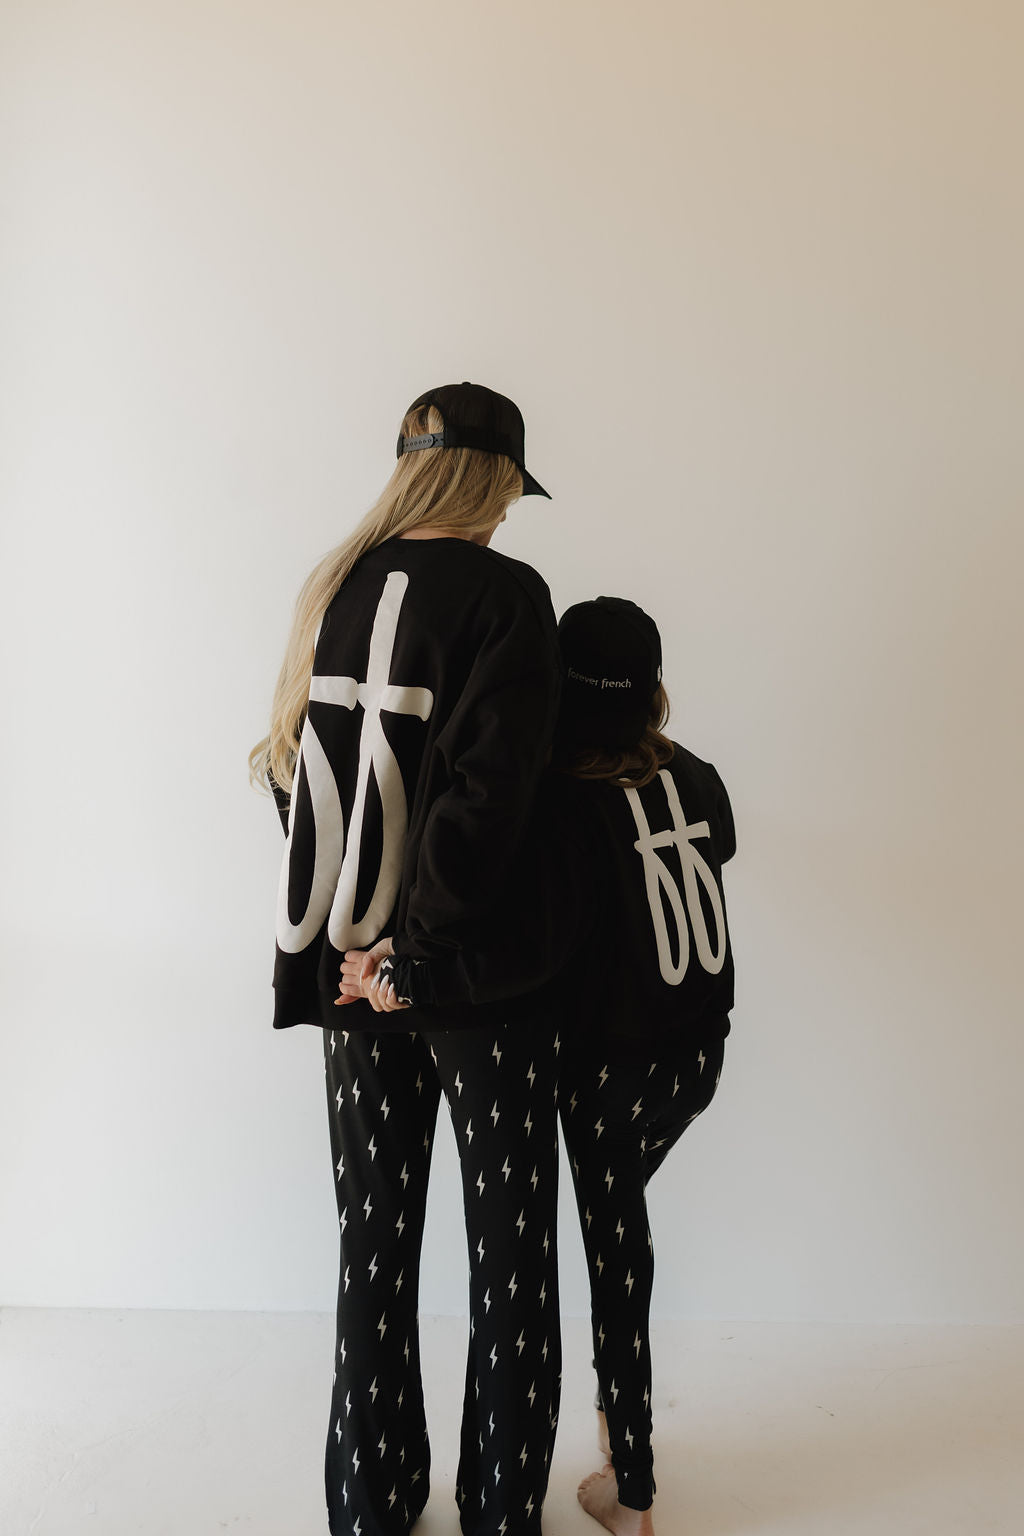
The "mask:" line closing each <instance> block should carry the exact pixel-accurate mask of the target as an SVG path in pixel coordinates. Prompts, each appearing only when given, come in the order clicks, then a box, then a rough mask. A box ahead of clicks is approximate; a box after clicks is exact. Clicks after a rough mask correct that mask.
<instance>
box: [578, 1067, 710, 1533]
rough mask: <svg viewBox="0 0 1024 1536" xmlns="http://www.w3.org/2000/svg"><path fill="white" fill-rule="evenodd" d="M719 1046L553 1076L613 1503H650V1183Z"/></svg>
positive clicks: (701, 1095) (692, 1115)
mask: <svg viewBox="0 0 1024 1536" xmlns="http://www.w3.org/2000/svg"><path fill="white" fill-rule="evenodd" d="M724 1051H725V1042H724V1041H723V1040H715V1041H713V1042H711V1043H709V1044H707V1045H705V1046H704V1047H703V1048H702V1049H699V1050H698V1049H697V1048H696V1047H693V1048H689V1049H687V1050H686V1051H685V1053H675V1054H674V1055H673V1056H672V1058H671V1059H668V1058H667V1057H666V1058H664V1059H662V1060H659V1061H651V1060H650V1059H649V1058H648V1059H647V1060H646V1061H638V1062H629V1063H613V1062H602V1061H601V1060H600V1059H599V1058H598V1057H595V1056H594V1055H593V1054H584V1053H583V1051H582V1050H580V1051H578V1052H577V1053H576V1054H575V1055H574V1056H573V1057H572V1058H571V1059H570V1060H569V1061H567V1062H565V1064H564V1066H563V1069H562V1072H561V1084H560V1098H561V1116H562V1133H563V1135H564V1137H565V1144H566V1150H567V1152H568V1154H569V1161H570V1165H571V1167H572V1172H573V1180H574V1183H575V1186H576V1202H577V1205H578V1206H579V1213H580V1224H581V1227H582V1230H583V1242H584V1247H585V1249H586V1254H587V1266H588V1268H589V1271H590V1294H591V1313H592V1322H593V1330H594V1365H595V1367H596V1369H597V1379H598V1385H599V1393H598V1407H600V1408H603V1409H604V1412H605V1414H606V1416H607V1420H608V1439H609V1444H610V1446H611V1452H612V1462H613V1465H614V1467H615V1476H616V1481H617V1484H618V1493H619V1503H620V1504H625V1505H627V1506H628V1507H629V1508H631V1509H647V1508H648V1506H649V1505H650V1503H651V1501H652V1499H653V1497H654V1471H653V1469H654V1455H653V1452H652V1450H651V1345H650V1308H651V1289H652V1286H653V1283H654V1245H653V1242H652V1240H651V1232H650V1227H649V1225H648V1221H647V1198H646V1193H645V1191H646V1187H647V1181H648V1180H649V1179H650V1177H651V1175H652V1174H654V1173H655V1172H656V1171H657V1169H658V1168H660V1166H661V1164H662V1162H663V1161H664V1159H665V1156H666V1154H667V1153H668V1152H669V1151H670V1150H671V1148H672V1147H673V1146H674V1145H675V1143H676V1142H677V1141H678V1140H679V1138H680V1136H681V1135H682V1134H683V1131H684V1130H685V1129H686V1127H687V1126H688V1125H689V1124H690V1122H691V1121H693V1120H695V1119H696V1118H697V1116H698V1115H699V1114H700V1113H701V1111H702V1110H704V1109H706V1108H707V1106H708V1105H709V1104H710V1102H711V1100H712V1098H713V1097H714V1093H715V1089H716V1088H717V1086H718V1078H719V1074H720V1072H721V1070H722V1060H723V1056H724Z"/></svg>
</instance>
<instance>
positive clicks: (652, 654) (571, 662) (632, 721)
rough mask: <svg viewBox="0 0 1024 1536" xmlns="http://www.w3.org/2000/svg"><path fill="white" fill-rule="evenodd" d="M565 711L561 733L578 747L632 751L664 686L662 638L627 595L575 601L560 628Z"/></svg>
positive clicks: (565, 741)
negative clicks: (662, 682)
mask: <svg viewBox="0 0 1024 1536" xmlns="http://www.w3.org/2000/svg"><path fill="white" fill-rule="evenodd" d="M558 643H559V646H560V647H561V651H562V708H561V714H560V716H559V728H558V734H559V739H560V741H561V743H562V744H563V745H564V746H566V747H569V748H573V747H576V748H578V747H621V748H625V747H632V746H635V745H636V743H637V742H638V741H639V740H640V738H641V736H642V735H643V733H644V728H645V726H646V725H647V722H648V720H649V719H650V715H651V699H652V698H653V696H654V690H655V689H656V688H657V686H658V684H659V683H660V682H661V636H660V635H659V634H658V626H657V625H656V624H655V622H654V620H653V619H652V618H651V617H650V615H649V614H646V613H644V611H643V609H642V608H638V607H637V605H636V603H631V602H630V601H629V600H628V598H625V597H596V598H594V599H593V601H592V602H589V603H576V604H575V605H574V606H573V607H572V608H567V609H566V610H565V612H564V613H563V614H562V617H561V620H560V621H559V625H558Z"/></svg>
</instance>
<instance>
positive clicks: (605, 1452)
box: [597, 1408, 612, 1467]
mask: <svg viewBox="0 0 1024 1536" xmlns="http://www.w3.org/2000/svg"><path fill="white" fill-rule="evenodd" d="M597 1448H598V1450H599V1451H600V1452H601V1455H602V1456H603V1457H604V1464H605V1466H606V1467H607V1466H610V1465H611V1460H612V1448H611V1444H610V1442H609V1440H608V1420H607V1419H606V1418H605V1416H604V1414H603V1412H602V1411H601V1409H600V1408H599V1409H598V1410H597Z"/></svg>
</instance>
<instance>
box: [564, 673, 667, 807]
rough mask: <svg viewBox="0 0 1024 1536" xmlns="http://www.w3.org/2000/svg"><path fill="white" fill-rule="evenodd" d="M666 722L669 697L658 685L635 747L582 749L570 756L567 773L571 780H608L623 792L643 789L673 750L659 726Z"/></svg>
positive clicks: (662, 687) (662, 684) (662, 686)
mask: <svg viewBox="0 0 1024 1536" xmlns="http://www.w3.org/2000/svg"><path fill="white" fill-rule="evenodd" d="M667 721H668V694H667V693H666V692H665V685H664V683H659V684H658V686H657V688H656V689H655V690H654V694H653V696H652V698H651V709H650V715H649V717H648V720H647V724H646V725H645V726H644V733H643V735H642V736H641V737H640V740H639V741H638V742H637V743H636V745H635V746H632V747H626V748H624V749H623V748H619V747H584V748H583V749H582V750H578V751H575V752H573V753H571V755H570V757H569V761H568V763H567V765H566V771H567V772H568V773H570V774H571V775H572V777H573V778H574V779H607V780H609V781H610V782H611V783H612V784H618V785H620V786H621V787H622V788H623V789H643V787H644V785H645V784H650V782H651V780H652V779H654V778H655V777H656V776H657V773H658V770H659V769H660V768H661V767H663V766H664V764H665V763H667V762H669V761H670V760H671V758H672V754H673V752H674V751H675V748H674V747H673V745H672V743H671V742H670V741H669V739H668V737H667V736H664V735H662V726H664V725H665V724H666V722H667Z"/></svg>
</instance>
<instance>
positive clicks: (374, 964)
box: [334, 939, 409, 1013]
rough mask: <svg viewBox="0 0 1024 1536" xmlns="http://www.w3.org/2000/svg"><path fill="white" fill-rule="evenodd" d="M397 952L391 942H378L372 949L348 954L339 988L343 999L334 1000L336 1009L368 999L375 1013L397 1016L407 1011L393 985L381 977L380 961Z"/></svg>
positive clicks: (405, 1004) (384, 940) (349, 950)
mask: <svg viewBox="0 0 1024 1536" xmlns="http://www.w3.org/2000/svg"><path fill="white" fill-rule="evenodd" d="M394 952H395V951H394V946H393V944H392V942H391V940H390V939H378V941H377V943H376V944H375V945H374V946H373V948H372V949H348V950H346V951H345V958H344V960H343V961H342V965H341V981H340V982H339V984H338V991H339V992H340V993H341V996H340V997H336V998H335V1000H334V1006H335V1008H341V1007H344V1005H345V1004H346V1003H354V1002H355V1001H356V1000H357V998H360V997H365V998H366V1001H367V1002H368V1003H369V1005H370V1007H371V1008H372V1009H373V1011H374V1013H397V1012H398V1011H399V1009H402V1008H408V1006H409V1005H408V1003H400V1002H399V1001H398V994H397V993H396V992H395V988H394V984H393V982H392V981H391V980H390V979H389V978H388V977H387V976H384V977H383V978H382V977H381V974H380V963H381V961H382V960H384V959H386V958H387V957H388V956H389V955H393V954H394Z"/></svg>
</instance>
